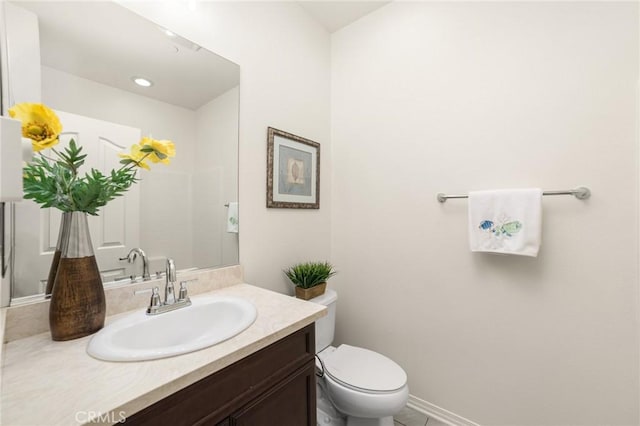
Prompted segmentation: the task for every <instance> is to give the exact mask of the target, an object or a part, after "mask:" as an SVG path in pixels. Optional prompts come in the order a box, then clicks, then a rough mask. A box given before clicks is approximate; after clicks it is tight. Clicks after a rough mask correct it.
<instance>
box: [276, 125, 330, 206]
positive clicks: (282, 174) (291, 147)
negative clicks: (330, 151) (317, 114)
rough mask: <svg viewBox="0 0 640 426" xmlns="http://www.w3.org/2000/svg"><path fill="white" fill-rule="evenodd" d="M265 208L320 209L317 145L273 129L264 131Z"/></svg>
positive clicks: (318, 148) (318, 153)
mask: <svg viewBox="0 0 640 426" xmlns="http://www.w3.org/2000/svg"><path fill="white" fill-rule="evenodd" d="M267 207H268V208H285V209H319V208H320V144H319V143H318V142H314V141H312V140H310V139H306V138H303V137H301V136H297V135H294V134H292V133H288V132H285V131H282V130H278V129H275V128H273V127H269V128H268V132H267Z"/></svg>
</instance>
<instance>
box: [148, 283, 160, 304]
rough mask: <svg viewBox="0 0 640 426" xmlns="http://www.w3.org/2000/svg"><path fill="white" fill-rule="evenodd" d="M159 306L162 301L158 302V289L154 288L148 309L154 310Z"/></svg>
mask: <svg viewBox="0 0 640 426" xmlns="http://www.w3.org/2000/svg"><path fill="white" fill-rule="evenodd" d="M160 305H162V301H161V300H160V289H159V288H158V287H154V288H153V293H151V302H149V307H150V308H154V307H156V306H160Z"/></svg>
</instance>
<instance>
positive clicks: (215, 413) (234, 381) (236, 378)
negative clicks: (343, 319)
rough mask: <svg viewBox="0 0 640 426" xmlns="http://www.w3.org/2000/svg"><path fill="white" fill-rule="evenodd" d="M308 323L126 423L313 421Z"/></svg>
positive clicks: (302, 424) (284, 425)
mask: <svg viewBox="0 0 640 426" xmlns="http://www.w3.org/2000/svg"><path fill="white" fill-rule="evenodd" d="M314 357H315V330H314V324H311V325H309V326H307V327H305V328H303V329H301V330H298V331H296V332H294V333H292V334H290V335H289V336H286V337H284V338H282V339H281V340H279V341H277V342H275V343H273V344H271V345H270V346H267V347H266V348H264V349H262V350H260V351H258V352H256V353H254V354H252V355H249V356H247V357H246V358H243V359H241V360H240V361H238V362H236V363H234V364H232V365H230V366H228V367H226V368H225V369H223V370H220V371H218V372H216V373H214V374H212V375H210V376H208V377H205V378H204V379H202V380H200V381H198V382H196V383H194V384H192V385H190V386H188V387H186V388H184V389H182V390H180V391H178V392H176V393H174V394H172V395H169V396H168V397H166V398H164V399H162V400H161V401H158V402H156V403H155V404H153V405H151V406H149V407H147V408H145V409H143V410H141V411H139V412H138V413H136V414H133V415H132V416H130V417H128V418H127V421H126V424H128V425H164V424H166V425H172V426H179V425H184V426H190V425H211V426H273V425H276V424H277V425H279V426H316V385H315V383H316V382H315V360H314Z"/></svg>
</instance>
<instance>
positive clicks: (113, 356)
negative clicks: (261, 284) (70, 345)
mask: <svg viewBox="0 0 640 426" xmlns="http://www.w3.org/2000/svg"><path fill="white" fill-rule="evenodd" d="M191 302H192V305H191V306H188V307H184V308H180V309H177V310H175V311H171V312H165V313H162V314H158V315H147V314H146V313H145V312H144V309H140V311H138V312H135V313H133V314H131V315H128V316H126V317H124V318H122V319H120V320H118V321H115V322H113V323H111V324H109V325H107V326H106V327H105V328H103V329H102V330H100V331H99V332H98V333H97V334H96V335H95V336H93V338H92V339H91V341H90V342H89V346H88V347H87V352H88V353H89V355H91V356H92V357H94V358H98V359H102V360H105V361H143V360H150V359H157V358H165V357H170V356H174V355H180V354H184V353H187V352H193V351H197V350H199V349H203V348H206V347H208V346H212V345H215V344H216V343H220V342H222V341H224V340H227V339H230V338H231V337H233V336H235V335H237V334H239V333H240V332H242V331H244V330H245V329H246V328H247V327H249V326H250V325H251V324H253V322H254V321H255V319H256V315H257V311H256V308H255V306H253V304H251V303H250V302H248V301H246V300H244V299H240V298H238V297H231V296H208V297H196V298H194V299H192V300H191Z"/></svg>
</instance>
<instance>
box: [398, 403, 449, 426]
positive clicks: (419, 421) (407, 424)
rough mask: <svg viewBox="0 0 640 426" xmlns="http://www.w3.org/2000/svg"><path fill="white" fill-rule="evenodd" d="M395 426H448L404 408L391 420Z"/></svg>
mask: <svg viewBox="0 0 640 426" xmlns="http://www.w3.org/2000/svg"><path fill="white" fill-rule="evenodd" d="M393 422H394V423H395V425H396V426H448V424H447V423H443V422H441V421H440V420H436V419H434V418H429V416H427V415H426V414H422V413H421V412H419V411H416V410H413V409H411V408H409V407H405V408H404V409H403V410H402V411H401V412H400V413H399V414H396V416H395V417H394V418H393Z"/></svg>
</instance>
